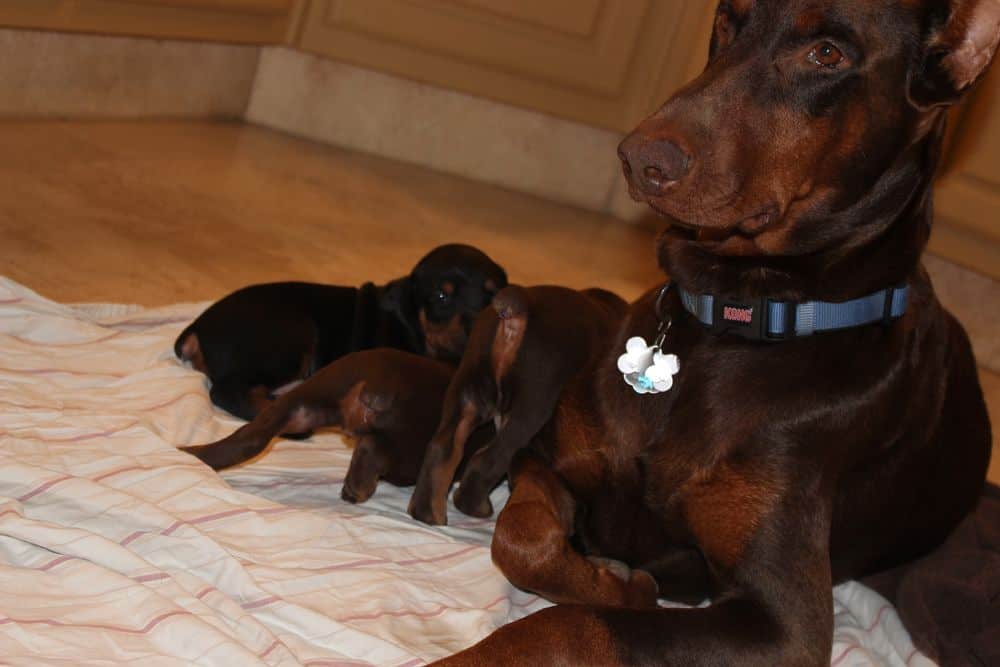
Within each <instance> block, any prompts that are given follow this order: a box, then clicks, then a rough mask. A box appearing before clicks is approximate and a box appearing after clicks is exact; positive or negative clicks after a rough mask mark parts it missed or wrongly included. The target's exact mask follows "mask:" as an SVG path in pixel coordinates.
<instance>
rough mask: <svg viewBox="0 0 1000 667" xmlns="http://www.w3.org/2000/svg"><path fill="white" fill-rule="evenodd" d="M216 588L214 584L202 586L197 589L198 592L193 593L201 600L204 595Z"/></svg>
mask: <svg viewBox="0 0 1000 667" xmlns="http://www.w3.org/2000/svg"><path fill="white" fill-rule="evenodd" d="M216 590H218V589H217V588H216V587H215V586H206V587H205V588H203V589H201V590H200V591H198V594H197V595H195V597H196V598H198V599H199V600H201V599H202V598H204V597H205V596H206V595H208V594H209V593H211V592H212V591H216Z"/></svg>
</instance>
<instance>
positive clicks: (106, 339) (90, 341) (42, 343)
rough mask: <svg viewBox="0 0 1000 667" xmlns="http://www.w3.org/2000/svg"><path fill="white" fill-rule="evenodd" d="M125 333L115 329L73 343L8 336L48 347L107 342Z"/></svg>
mask: <svg viewBox="0 0 1000 667" xmlns="http://www.w3.org/2000/svg"><path fill="white" fill-rule="evenodd" d="M123 333H125V332H124V331H115V332H114V333H111V334H108V335H107V336H104V337H103V338H95V339H94V340H83V341H75V342H72V343H44V342H38V341H33V340H31V339H29V338H22V337H21V336H17V335H15V334H7V336H8V337H10V338H13V339H14V340H16V341H20V342H22V343H24V344H25V345H35V346H37V347H42V348H48V347H79V346H81V345H93V344H95V343H105V342H107V341H109V340H111V339H112V338H117V337H118V336H120V335H122V334H123Z"/></svg>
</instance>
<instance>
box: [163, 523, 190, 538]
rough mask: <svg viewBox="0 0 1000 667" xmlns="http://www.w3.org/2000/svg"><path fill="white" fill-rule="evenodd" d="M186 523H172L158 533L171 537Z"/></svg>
mask: <svg viewBox="0 0 1000 667" xmlns="http://www.w3.org/2000/svg"><path fill="white" fill-rule="evenodd" d="M185 523H187V521H174V522H173V523H172V524H170V525H169V526H167V527H166V528H164V529H163V530H161V531H160V535H164V536H168V535H173V533H174V531H175V530H177V529H178V528H180V527H181V526H183V525H184V524H185Z"/></svg>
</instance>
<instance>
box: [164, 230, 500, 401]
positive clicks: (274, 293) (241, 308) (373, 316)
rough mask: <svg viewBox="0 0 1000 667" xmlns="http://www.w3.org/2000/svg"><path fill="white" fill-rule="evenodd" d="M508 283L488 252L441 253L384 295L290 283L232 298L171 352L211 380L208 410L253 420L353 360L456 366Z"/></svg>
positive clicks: (366, 288)
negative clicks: (376, 353) (285, 394)
mask: <svg viewBox="0 0 1000 667" xmlns="http://www.w3.org/2000/svg"><path fill="white" fill-rule="evenodd" d="M506 284H507V274H506V273H504V270H503V269H502V268H500V267H499V266H498V265H497V264H496V263H495V262H493V260H491V259H490V258H489V257H488V256H487V255H486V254H485V253H483V252H481V251H479V250H478V249H476V248H473V247H471V246H467V245H460V244H450V245H443V246H440V247H438V248H435V249H434V250H432V251H431V252H430V253H429V254H428V255H427V256H425V257H424V258H423V259H421V260H420V261H419V262H418V263H417V265H416V266H415V267H414V269H413V272H412V273H411V274H410V275H409V276H406V277H404V278H400V279H398V280H394V281H392V282H390V283H389V284H388V285H385V286H382V287H376V286H375V285H373V284H372V283H366V284H364V285H363V286H361V287H360V288H355V287H340V286H333V285H318V284H314V283H300V282H286V283H269V284H264V285H252V286H250V287H245V288H243V289H240V290H237V291H236V292H233V293H232V294H230V295H229V296H227V297H225V298H223V299H222V300H221V301H218V302H216V303H215V304H213V305H211V306H209V308H208V309H207V310H206V311H205V312H204V313H202V314H201V315H200V316H199V317H198V319H196V320H195V321H194V322H193V323H192V324H191V325H190V326H189V327H188V328H187V329H185V330H184V331H183V332H182V333H181V335H180V336H178V338H177V342H176V343H174V351H175V352H176V354H177V356H178V357H180V358H181V359H182V360H184V361H189V362H191V364H192V366H194V368H196V369H198V370H200V371H201V372H203V373H205V374H206V375H208V377H209V379H210V380H211V381H212V389H211V399H212V402H213V403H214V404H216V405H217V406H219V407H220V408H223V409H224V410H226V411H228V412H230V413H232V414H234V415H236V416H237V417H242V418H243V419H253V417H254V416H255V415H256V414H257V413H258V412H259V411H260V410H262V409H263V408H264V407H265V406H266V405H267V404H268V402H269V397H270V396H271V395H272V394H273V392H275V390H278V389H280V388H282V387H284V386H286V385H288V384H290V383H293V382H297V381H299V380H303V379H305V378H307V377H309V376H310V375H312V374H313V373H314V372H315V371H316V370H317V369H319V368H322V367H323V366H326V365H327V364H329V363H330V362H331V361H333V360H335V359H338V358H340V357H342V356H344V355H345V354H347V353H349V352H354V351H357V350H366V349H371V348H374V347H391V348H396V349H399V350H405V351H407V352H413V353H415V354H422V355H427V356H430V357H433V358H435V359H441V360H444V361H449V362H452V363H457V362H458V360H459V359H460V358H461V356H462V351H463V349H464V347H465V340H466V338H467V336H468V332H469V329H470V328H471V326H472V321H473V320H474V319H475V317H476V315H477V314H478V313H479V311H480V310H482V309H483V308H484V307H486V306H487V305H489V303H490V301H491V300H492V299H493V295H494V294H495V293H496V292H497V290H499V289H501V288H503V287H504V286H505V285H506Z"/></svg>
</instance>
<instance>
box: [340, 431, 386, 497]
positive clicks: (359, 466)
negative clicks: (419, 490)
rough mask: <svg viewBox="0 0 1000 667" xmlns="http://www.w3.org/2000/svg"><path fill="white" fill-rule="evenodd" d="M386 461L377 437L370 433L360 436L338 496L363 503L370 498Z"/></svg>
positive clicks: (383, 450)
mask: <svg viewBox="0 0 1000 667" xmlns="http://www.w3.org/2000/svg"><path fill="white" fill-rule="evenodd" d="M387 463H388V459H387V457H386V452H385V449H384V445H383V444H382V443H380V442H379V440H378V438H377V437H376V436H374V435H372V434H366V435H363V436H361V438H359V439H358V443H357V445H355V447H354V454H352V455H351V465H350V467H349V468H348V469H347V477H346V478H344V487H343V488H342V489H341V491H340V497H341V498H343V499H344V500H346V501H347V502H349V503H363V502H365V501H366V500H368V499H369V498H371V497H372V494H373V493H375V488H376V487H377V486H378V481H379V479H380V478H381V477H382V475H383V474H384V473H385V468H386V465H387Z"/></svg>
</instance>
